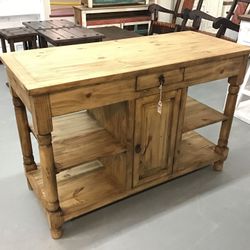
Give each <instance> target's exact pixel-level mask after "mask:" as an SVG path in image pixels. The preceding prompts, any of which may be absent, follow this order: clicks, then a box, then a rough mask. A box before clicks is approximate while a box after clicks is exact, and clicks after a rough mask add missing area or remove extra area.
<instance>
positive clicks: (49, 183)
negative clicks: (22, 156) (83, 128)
mask: <svg viewBox="0 0 250 250" xmlns="http://www.w3.org/2000/svg"><path fill="white" fill-rule="evenodd" d="M31 109H32V120H33V126H34V130H35V133H36V134H37V140H38V144H39V154H40V166H41V172H42V179H43V188H44V194H45V209H46V211H47V216H48V221H49V225H50V231H51V236H52V238H53V239H58V238H60V237H61V236H62V232H63V231H62V225H63V222H64V220H63V215H62V212H61V209H60V206H59V200H58V190H57V182H56V169H55V162H54V154H53V148H52V137H51V132H52V130H53V126H52V116H51V108H50V99H49V96H47V95H44V96H43V95H40V96H35V97H32V98H31Z"/></svg>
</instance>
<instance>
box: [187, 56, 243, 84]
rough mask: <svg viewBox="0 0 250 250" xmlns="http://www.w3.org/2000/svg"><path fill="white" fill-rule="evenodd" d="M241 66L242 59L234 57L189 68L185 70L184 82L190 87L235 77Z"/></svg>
mask: <svg viewBox="0 0 250 250" xmlns="http://www.w3.org/2000/svg"><path fill="white" fill-rule="evenodd" d="M241 65H242V57H236V58H233V59H228V60H218V61H213V62H206V63H202V64H199V65H194V66H189V67H187V68H186V69H185V74H184V80H185V81H186V82H188V84H189V85H192V84H196V83H203V82H208V81H213V80H218V79H223V78H228V77H231V76H237V75H238V74H239V73H240V69H241V67H240V66H241Z"/></svg>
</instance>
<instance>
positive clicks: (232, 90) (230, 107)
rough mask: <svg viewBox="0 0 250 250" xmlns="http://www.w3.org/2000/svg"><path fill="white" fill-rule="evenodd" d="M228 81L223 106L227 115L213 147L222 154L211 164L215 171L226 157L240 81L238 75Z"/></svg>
mask: <svg viewBox="0 0 250 250" xmlns="http://www.w3.org/2000/svg"><path fill="white" fill-rule="evenodd" d="M228 82H229V84H230V85H229V88H228V94H227V99H226V104H225V108H224V115H225V116H227V118H228V119H227V120H225V121H223V122H222V126H221V130H220V136H219V141H218V144H217V146H216V147H215V152H217V153H218V154H220V155H221V156H222V159H221V160H219V161H217V162H215V163H214V165H213V169H214V170H215V171H222V169H223V163H224V161H225V160H226V159H227V155H228V151H229V149H228V147H227V145H228V138H229V135H230V130H231V127H232V122H233V116H234V111H235V105H236V101H237V96H238V93H239V89H240V84H241V81H239V78H238V77H231V78H229V80H228Z"/></svg>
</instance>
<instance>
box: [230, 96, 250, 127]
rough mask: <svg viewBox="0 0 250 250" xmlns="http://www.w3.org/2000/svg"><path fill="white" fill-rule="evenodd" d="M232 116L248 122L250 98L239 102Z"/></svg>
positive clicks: (249, 118) (249, 121)
mask: <svg viewBox="0 0 250 250" xmlns="http://www.w3.org/2000/svg"><path fill="white" fill-rule="evenodd" d="M234 116H235V117H237V118H238V119H240V120H241V121H243V122H246V123H248V124H250V100H247V101H243V102H241V103H240V104H239V106H238V107H237V109H236V110H235V113H234Z"/></svg>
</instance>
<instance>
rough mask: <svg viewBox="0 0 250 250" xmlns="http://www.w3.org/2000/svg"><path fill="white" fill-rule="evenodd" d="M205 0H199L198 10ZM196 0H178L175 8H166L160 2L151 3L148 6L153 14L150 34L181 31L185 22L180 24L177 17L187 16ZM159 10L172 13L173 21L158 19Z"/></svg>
mask: <svg viewBox="0 0 250 250" xmlns="http://www.w3.org/2000/svg"><path fill="white" fill-rule="evenodd" d="M203 1H204V0H199V1H198V4H197V7H196V10H200V9H201V6H202V4H203ZM194 3H195V0H184V1H183V0H177V1H176V4H175V8H174V10H170V9H166V8H164V7H162V6H160V5H158V4H151V5H150V6H149V8H148V10H149V12H150V14H151V25H150V30H149V35H152V34H154V33H157V34H163V33H170V32H174V31H180V30H181V27H184V26H185V24H186V23H185V24H182V25H178V24H177V23H176V21H177V18H183V16H185V17H187V18H185V20H187V19H188V13H189V12H190V11H191V10H192V9H193V7H194ZM159 12H163V13H167V14H170V15H172V19H171V22H160V21H158V18H159Z"/></svg>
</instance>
